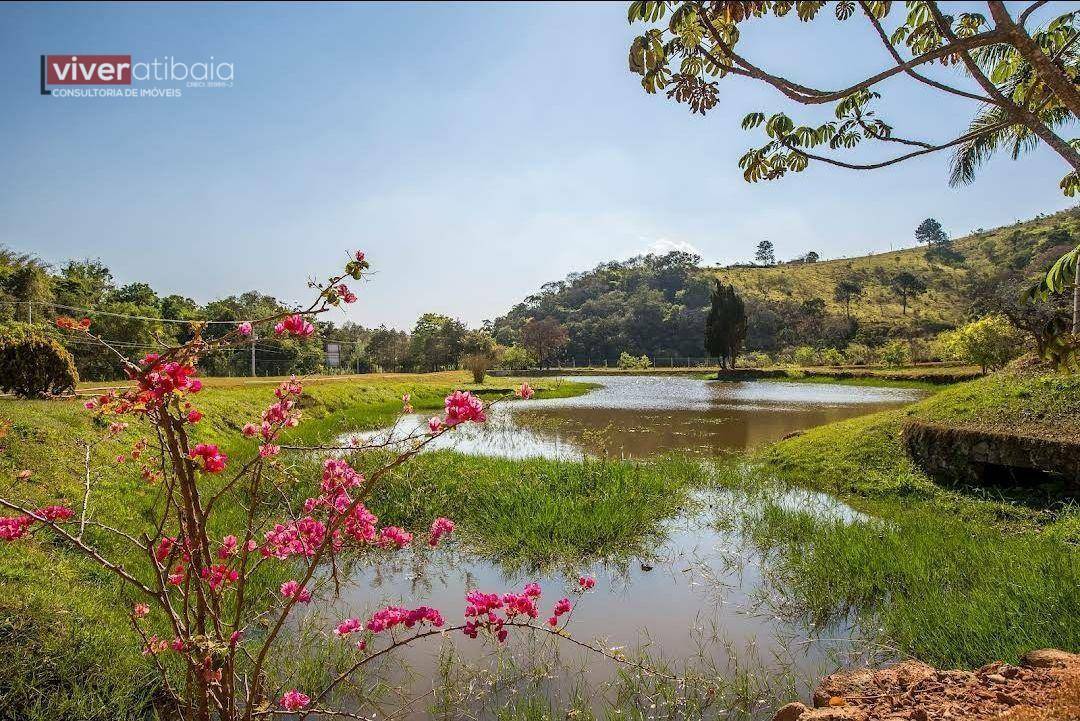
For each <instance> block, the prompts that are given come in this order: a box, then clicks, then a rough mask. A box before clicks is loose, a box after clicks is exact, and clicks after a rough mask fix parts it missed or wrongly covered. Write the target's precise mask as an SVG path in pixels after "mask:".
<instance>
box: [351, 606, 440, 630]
mask: <svg viewBox="0 0 1080 721" xmlns="http://www.w3.org/2000/svg"><path fill="white" fill-rule="evenodd" d="M350 620H351V619H350ZM424 623H426V624H429V625H431V626H434V627H435V628H442V625H443V617H442V614H441V613H439V611H438V610H437V609H434V608H431V607H430V606H420V607H418V608H414V609H412V610H411V611H410V610H409V609H407V608H401V607H400V606H387V607H386V608H383V609H380V610H378V611H376V612H375V613H374V614H373V615H372V616H371V619H370V620H369V621H368V622H367V624H366V626H365V627H366V628H367V630H368V631H371V632H372V633H380V632H382V631H385V630H387V629H390V628H394V627H395V626H404V627H405V628H413V627H414V626H416V625H417V624H424ZM338 628H340V626H339V627H338ZM339 635H341V634H339Z"/></svg>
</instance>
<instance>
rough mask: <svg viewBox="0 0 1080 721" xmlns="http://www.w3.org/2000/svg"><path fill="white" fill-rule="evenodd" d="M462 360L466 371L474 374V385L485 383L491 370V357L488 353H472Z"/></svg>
mask: <svg viewBox="0 0 1080 721" xmlns="http://www.w3.org/2000/svg"><path fill="white" fill-rule="evenodd" d="M461 360H462V365H464V366H465V368H466V370H468V371H471V372H472V378H473V383H483V382H484V378H485V377H486V376H487V372H488V369H489V368H491V356H490V355H488V354H486V353H470V354H469V355H467V356H465V357H464V358H462V359H461Z"/></svg>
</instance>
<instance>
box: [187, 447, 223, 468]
mask: <svg viewBox="0 0 1080 721" xmlns="http://www.w3.org/2000/svg"><path fill="white" fill-rule="evenodd" d="M188 458H190V459H191V460H193V461H196V462H197V463H198V465H199V468H200V469H201V470H202V471H203V472H204V473H221V472H222V471H224V470H225V463H226V462H227V461H228V460H229V457H228V456H226V455H225V454H224V453H222V452H221V451H220V450H218V447H217V446H216V445H214V444H213V443H198V444H196V445H195V447H194V448H192V449H191V451H190V452H189V453H188Z"/></svg>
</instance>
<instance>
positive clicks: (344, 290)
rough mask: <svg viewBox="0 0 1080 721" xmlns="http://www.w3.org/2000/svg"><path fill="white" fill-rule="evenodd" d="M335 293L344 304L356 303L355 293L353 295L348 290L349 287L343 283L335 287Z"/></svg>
mask: <svg viewBox="0 0 1080 721" xmlns="http://www.w3.org/2000/svg"><path fill="white" fill-rule="evenodd" d="M337 293H338V295H339V296H341V299H342V300H343V301H345V302H346V303H355V302H356V293H353V292H352V291H351V290H349V286H347V285H345V284H344V283H342V284H341V285H339V286H338V287H337Z"/></svg>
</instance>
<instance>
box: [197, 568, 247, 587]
mask: <svg viewBox="0 0 1080 721" xmlns="http://www.w3.org/2000/svg"><path fill="white" fill-rule="evenodd" d="M202 578H203V580H204V581H206V583H207V585H209V586H210V590H212V591H216V590H218V589H219V588H221V587H222V586H223V585H225V584H226V583H236V581H237V580H238V579H239V578H240V572H239V571H236V570H233V569H231V568H229V567H228V566H226V565H225V564H224V563H218V564H216V565H213V566H210V567H209V568H204V569H203V570H202Z"/></svg>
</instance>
